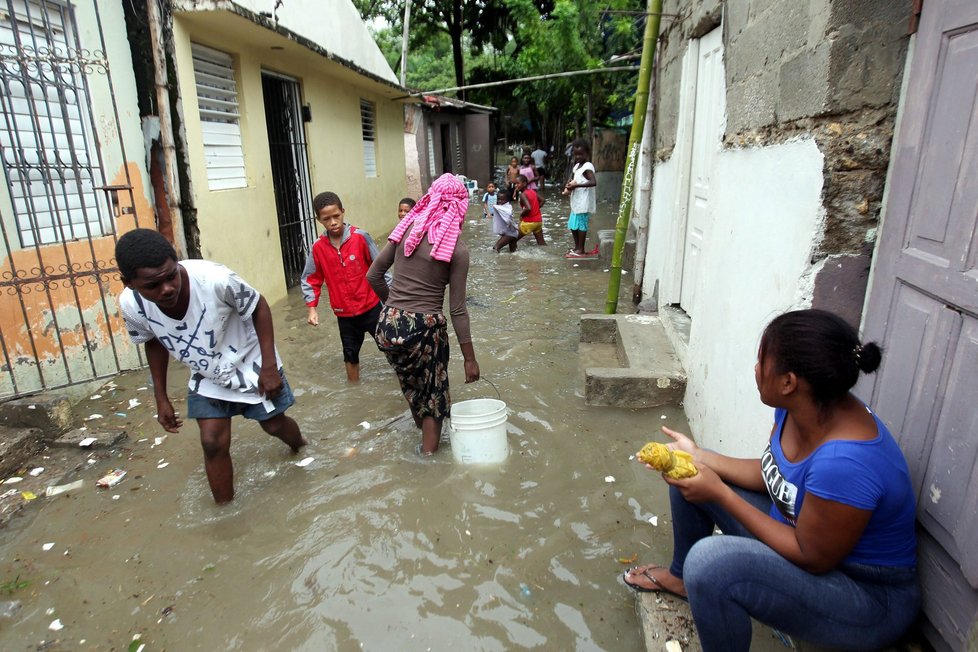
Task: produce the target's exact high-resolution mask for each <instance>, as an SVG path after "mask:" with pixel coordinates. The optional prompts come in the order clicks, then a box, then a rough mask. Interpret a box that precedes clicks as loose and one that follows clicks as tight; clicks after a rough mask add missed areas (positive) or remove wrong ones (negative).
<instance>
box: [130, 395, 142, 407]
mask: <svg viewBox="0 0 978 652" xmlns="http://www.w3.org/2000/svg"><path fill="white" fill-rule="evenodd" d="M137 405H142V404H141V403H140V402H139V399H138V398H131V399H129V409H130V410H131V409H133V408H134V407H136V406H137Z"/></svg>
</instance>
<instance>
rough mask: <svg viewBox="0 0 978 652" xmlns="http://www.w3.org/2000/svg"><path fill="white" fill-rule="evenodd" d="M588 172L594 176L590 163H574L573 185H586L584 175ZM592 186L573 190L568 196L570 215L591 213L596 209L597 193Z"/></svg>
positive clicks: (592, 166)
mask: <svg viewBox="0 0 978 652" xmlns="http://www.w3.org/2000/svg"><path fill="white" fill-rule="evenodd" d="M587 170H590V171H591V174H594V165H593V164H592V163H591V161H585V162H584V163H576V164H575V165H574V183H587V177H585V176H584V173H585V172H586V171H587ZM594 188H595V187H594V186H588V187H587V188H574V189H573V190H572V191H571V196H570V209H571V213H593V212H594V211H595V210H597V208H598V203H597V198H596V195H597V193H596V192H595V191H594Z"/></svg>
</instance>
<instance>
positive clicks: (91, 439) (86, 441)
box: [78, 437, 98, 448]
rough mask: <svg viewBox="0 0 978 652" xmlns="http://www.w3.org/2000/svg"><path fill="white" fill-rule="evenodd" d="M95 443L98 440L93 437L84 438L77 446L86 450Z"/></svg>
mask: <svg viewBox="0 0 978 652" xmlns="http://www.w3.org/2000/svg"><path fill="white" fill-rule="evenodd" d="M97 441H98V439H96V438H95V437H85V438H84V439H82V440H81V441H80V442H78V445H79V446H80V447H81V448H88V447H90V446H91V445H92V444H94V443H95V442H97Z"/></svg>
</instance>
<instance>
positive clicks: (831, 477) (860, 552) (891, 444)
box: [761, 407, 917, 567]
mask: <svg viewBox="0 0 978 652" xmlns="http://www.w3.org/2000/svg"><path fill="white" fill-rule="evenodd" d="M866 409H867V410H869V408H868V407H867V408H866ZM869 412H870V414H872V415H873V420H874V421H875V422H876V430H877V432H878V435H877V436H876V438H875V439H871V440H868V441H862V440H860V441H855V440H832V441H827V442H825V443H823V444H822V445H821V446H819V447H818V448H816V449H815V451H814V452H813V453H812V454H811V455H809V456H808V457H806V458H805V459H803V460H800V461H798V462H789V461H788V460H787V459H786V458H785V456H784V452H783V451H782V449H781V433H782V432H783V431H784V422H785V419H786V418H787V416H788V412H787V410H784V409H782V408H778V409H776V410H775V411H774V420H775V423H776V428H775V431H774V435H773V436H772V437H771V441H770V442H769V443H768V447H767V449H766V450H765V451H764V455H763V456H762V457H761V470H762V473H763V475H764V482H765V484H766V485H767V489H768V493H769V494H770V496H771V500H772V501H773V505H772V506H771V512H770V514H771V518H774V519H775V520H778V521H781V522H782V523H787V524H788V525H791V526H794V525H795V522H796V519H797V517H798V515H799V514H801V510H802V507H803V504H804V500H805V495H806V494H808V493H811V494H814V495H816V496H818V497H819V498H823V499H825V500H831V501H834V502H838V503H842V504H845V505H850V506H852V507H855V508H857V509H864V510H868V511H871V512H872V513H873V515H872V516H871V517H870V519H869V523H868V524H867V525H866V529H865V530H864V531H863V533H862V536H861V537H860V538H859V541H858V542H856V546H855V547H854V548H853V549H852V551H851V552H850V553H849V555H848V556H847V557H846V558H845V559H844V560H843V561H844V562H849V563H856V564H869V565H873V566H901V567H913V566H916V565H917V535H916V513H917V506H916V501H915V499H914V493H913V485H912V484H911V482H910V471H909V469H908V468H907V461H906V459H905V458H904V457H903V452H902V451H901V450H900V447H899V445H898V444H897V443H896V440H895V439H893V435H891V434H890V431H889V430H887V428H886V425H885V424H884V423H883V422H882V421H880V419H879V417H877V416H876V415H875V414H873V412H872V411H871V410H869Z"/></svg>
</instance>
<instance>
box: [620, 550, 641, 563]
mask: <svg viewBox="0 0 978 652" xmlns="http://www.w3.org/2000/svg"><path fill="white" fill-rule="evenodd" d="M637 559H638V553H637V552H636V553H635V554H634V555H632V556H631V557H619V558H618V563H619V564H634V563H635V561H636V560H637Z"/></svg>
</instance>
